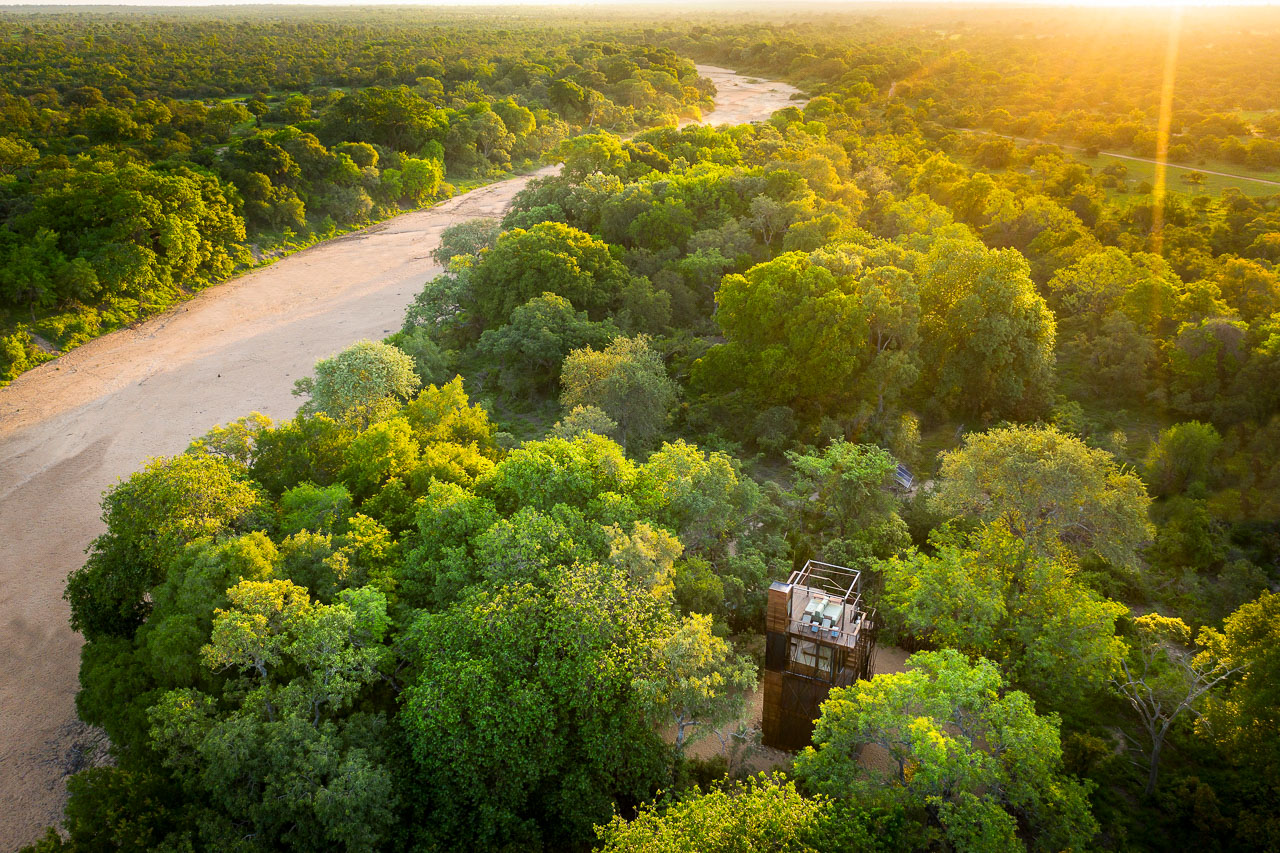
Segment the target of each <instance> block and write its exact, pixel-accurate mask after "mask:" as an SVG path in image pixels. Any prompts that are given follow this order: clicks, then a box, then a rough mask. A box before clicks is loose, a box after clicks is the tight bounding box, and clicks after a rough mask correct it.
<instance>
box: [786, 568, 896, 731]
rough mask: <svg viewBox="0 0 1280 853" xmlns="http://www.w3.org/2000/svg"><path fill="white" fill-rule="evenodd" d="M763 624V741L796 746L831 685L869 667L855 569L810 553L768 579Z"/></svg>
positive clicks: (870, 630)
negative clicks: (782, 575) (796, 566)
mask: <svg viewBox="0 0 1280 853" xmlns="http://www.w3.org/2000/svg"><path fill="white" fill-rule="evenodd" d="M765 631H766V634H765V640H766V642H765V664H764V668H765V672H764V721H763V722H764V732H763V742H764V744H765V745H766V746H771V747H775V748H777V749H786V750H797V749H802V748H803V747H805V746H807V745H808V744H809V740H810V738H811V737H812V735H813V724H814V722H815V721H816V720H817V719H818V716H819V711H818V706H820V705H821V704H822V703H823V702H824V701H825V700H826V698H827V694H828V693H830V691H831V688H832V687H847V686H849V685H850V684H852V683H853V682H854V681H856V680H857V679H859V678H870V677H871V675H872V669H871V666H872V660H873V658H874V657H875V648H876V621H875V611H874V610H870V609H867V608H866V604H865V602H864V601H863V597H862V573H861V572H859V571H856V570H854V569H848V568H845V567H844V566H836V565H832V564H831V563H822V562H818V561H817V560H810V561H809V562H807V563H805V565H804V568H803V569H800V570H799V571H796V572H792V574H791V577H790V578H789V579H788V580H787V582H786V583H783V582H781V581H777V582H775V583H774V584H773V585H772V586H770V587H769V600H768V609H767V611H766V614H765Z"/></svg>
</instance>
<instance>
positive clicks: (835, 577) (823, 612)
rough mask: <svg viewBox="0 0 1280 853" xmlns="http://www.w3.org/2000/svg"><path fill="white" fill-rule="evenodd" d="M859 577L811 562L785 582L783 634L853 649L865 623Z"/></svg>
mask: <svg viewBox="0 0 1280 853" xmlns="http://www.w3.org/2000/svg"><path fill="white" fill-rule="evenodd" d="M861 583H862V573H861V572H858V571H856V570H853V569H846V568H844V567H843V566H836V565H832V564H831V563H822V562H818V561H816V560H810V561H809V562H808V563H805V566H804V568H803V569H800V570H799V571H796V572H793V573H792V574H791V577H790V578H789V579H788V581H787V590H786V592H787V610H786V612H787V621H788V624H787V627H786V632H787V633H788V634H791V635H792V636H795V637H797V638H804V639H807V640H815V641H818V642H820V643H822V644H824V645H828V646H836V647H840V648H849V649H851V648H854V647H855V646H856V645H857V644H858V638H859V635H860V633H861V631H862V629H863V627H864V625H865V623H866V621H867V614H866V612H865V611H864V610H863V607H862V592H861V590H860V586H861Z"/></svg>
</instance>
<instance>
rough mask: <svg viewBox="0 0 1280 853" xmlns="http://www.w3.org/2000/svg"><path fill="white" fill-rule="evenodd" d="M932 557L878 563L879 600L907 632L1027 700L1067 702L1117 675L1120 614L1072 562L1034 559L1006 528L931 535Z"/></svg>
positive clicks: (1124, 611)
mask: <svg viewBox="0 0 1280 853" xmlns="http://www.w3.org/2000/svg"><path fill="white" fill-rule="evenodd" d="M931 544H932V546H933V552H932V553H931V554H924V553H921V552H918V551H912V552H911V553H909V554H907V555H906V556H904V557H900V558H899V557H895V558H894V559H892V560H888V561H886V562H882V563H880V564H879V566H878V568H879V570H880V573H881V575H882V577H883V578H884V601H885V603H886V604H887V605H888V607H889V609H890V610H891V611H892V612H893V613H894V614H896V616H897V617H898V618H899V619H901V620H902V622H903V624H904V625H905V627H906V628H907V630H909V631H911V632H912V633H913V634H916V635H917V636H921V637H925V638H927V639H929V640H930V641H932V642H934V643H937V644H938V645H940V646H944V647H950V648H957V649H960V650H961V651H963V652H965V653H966V654H968V655H969V656H970V657H971V658H977V657H979V656H981V657H985V658H987V659H988V660H991V661H994V662H996V664H997V665H998V666H999V667H1000V670H1001V672H1002V673H1003V675H1004V676H1005V677H1006V678H1008V679H1010V680H1011V681H1013V682H1014V683H1016V684H1019V685H1021V686H1023V687H1024V688H1025V689H1027V690H1029V691H1030V692H1031V693H1032V694H1033V695H1035V696H1038V697H1049V698H1051V699H1055V700H1061V699H1064V698H1073V697H1078V696H1080V695H1082V694H1083V693H1084V692H1085V691H1086V690H1089V689H1091V688H1096V687H1101V686H1102V685H1104V684H1106V683H1107V682H1108V679H1109V678H1110V676H1111V675H1112V674H1113V673H1114V672H1115V671H1116V668H1117V667H1118V666H1119V663H1120V658H1121V656H1123V655H1124V653H1125V645H1124V642H1123V641H1122V640H1120V639H1119V638H1118V637H1116V620H1117V619H1118V618H1120V617H1121V616H1124V615H1125V614H1127V612H1128V610H1127V608H1125V606H1124V605H1122V604H1118V603H1116V602H1113V601H1108V600H1106V599H1104V598H1102V597H1101V596H1100V595H1098V594H1097V593H1095V592H1093V591H1092V590H1091V589H1089V588H1088V587H1086V586H1084V585H1083V584H1081V583H1079V582H1078V581H1076V580H1075V579H1074V577H1073V575H1074V574H1075V567H1074V565H1072V563H1071V562H1070V558H1069V557H1066V556H1065V555H1063V556H1058V557H1047V556H1042V555H1040V554H1037V553H1036V552H1035V551H1033V550H1032V549H1031V548H1030V547H1029V546H1028V545H1027V543H1025V542H1023V541H1022V540H1019V539H1017V538H1015V537H1014V536H1012V535H1011V534H1010V533H1009V531H1008V529H1007V528H1006V527H1005V526H1004V525H1003V523H1002V522H1000V521H996V522H993V523H991V524H988V525H984V526H982V527H980V528H979V529H978V530H977V531H976V532H974V533H973V534H972V535H971V536H969V537H967V538H966V537H963V536H959V535H956V534H954V533H948V532H938V531H935V533H934V534H933V536H932V537H931Z"/></svg>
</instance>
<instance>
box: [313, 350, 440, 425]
mask: <svg viewBox="0 0 1280 853" xmlns="http://www.w3.org/2000/svg"><path fill="white" fill-rule="evenodd" d="M419 384H421V380H419V379H418V376H417V374H416V373H414V372H413V359H411V358H409V356H408V355H406V354H405V353H404V352H403V351H401V350H399V349H396V348H395V347H393V346H390V345H389V344H383V343H378V342H376V341H367V340H366V341H357V342H356V343H354V344H352V345H351V346H349V347H347V348H346V349H345V350H343V351H342V352H340V353H338V354H337V355H335V356H332V357H330V358H326V359H321V360H320V361H318V362H316V366H315V377H314V378H311V377H307V378H304V379H299V380H298V381H297V382H296V383H294V390H293V393H294V394H295V395H296V396H306V397H308V398H309V399H308V400H307V402H306V403H305V404H303V406H302V411H303V412H304V413H306V414H312V413H320V414H325V415H328V416H329V417H332V418H335V419H342V418H349V417H350V418H355V419H356V420H357V421H360V422H362V423H365V424H367V423H369V422H370V421H372V420H375V419H377V418H379V417H382V416H385V415H386V414H387V413H389V412H390V411H391V410H392V409H394V408H395V406H396V405H397V402H398V401H399V400H405V399H408V398H409V397H410V396H411V395H412V394H413V392H414V391H416V390H417V389H418V386H419Z"/></svg>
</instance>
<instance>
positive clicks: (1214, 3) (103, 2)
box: [0, 0, 1280, 12]
mask: <svg viewBox="0 0 1280 853" xmlns="http://www.w3.org/2000/svg"><path fill="white" fill-rule="evenodd" d="M1277 4H1280V0H856V2H850V0H804V2H803V4H802V5H804V6H808V7H811V8H812V7H825V8H832V9H836V8H839V7H848V8H856V7H858V6H868V5H957V6H962V5H970V6H1022V7H1028V6H1060V7H1071V6H1076V7H1132V8H1161V7H1166V8H1167V7H1174V6H1182V7H1189V8H1190V7H1237V6H1274V5H1277ZM704 5H705V6H706V7H707V8H709V9H710V8H719V9H724V8H728V7H735V6H736V7H741V8H747V9H750V8H753V7H758V8H768V9H776V8H777V3H776V2H774V0H743V2H739V3H735V2H732V0H711V2H706V3H699V2H698V0H693V2H692V3H691V2H689V1H688V0H685V2H680V3H677V2H674V0H7V2H3V3H0V12H3V11H4V10H5V9H11V8H17V7H32V6H64V7H74V6H82V7H87V6H117V7H119V6H149V7H192V6H548V7H555V6H588V7H595V6H616V7H627V6H637V7H654V8H660V7H663V6H670V7H677V8H679V9H680V10H681V11H694V10H695V9H696V8H697V7H699V6H704ZM797 5H801V4H797ZM797 11H798V10H797Z"/></svg>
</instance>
